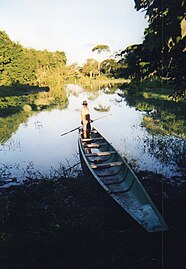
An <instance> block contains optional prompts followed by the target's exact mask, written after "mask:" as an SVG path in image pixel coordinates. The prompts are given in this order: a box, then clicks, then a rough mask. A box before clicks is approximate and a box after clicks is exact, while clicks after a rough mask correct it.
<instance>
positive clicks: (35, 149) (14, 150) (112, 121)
mask: <svg viewBox="0 0 186 269" xmlns="http://www.w3.org/2000/svg"><path fill="white" fill-rule="evenodd" d="M66 91H67V94H68V100H69V105H68V107H67V108H66V109H63V110H60V109H52V110H50V111H41V112H37V113H35V114H33V115H32V116H31V117H30V118H29V119H28V120H27V122H26V123H24V124H20V125H19V127H18V129H17V130H16V131H15V132H14V133H13V134H12V136H11V138H10V139H9V140H8V141H6V142H5V143H3V144H0V172H1V177H3V179H5V182H6V183H7V182H9V181H10V184H12V179H15V180H16V181H17V182H20V181H22V180H23V179H24V178H25V177H27V178H34V177H38V176H43V177H45V176H47V177H52V176H54V175H55V176H57V175H60V173H62V171H63V167H65V168H69V167H73V166H75V165H76V164H78V163H79V155H78V147H77V136H78V132H77V131H74V132H71V133H69V134H68V135H65V136H61V134H62V133H64V132H67V131H69V130H71V129H74V128H76V127H77V126H79V125H80V110H81V106H82V105H81V103H82V101H83V100H88V102H89V107H90V110H91V116H92V119H96V118H99V117H102V116H106V115H108V117H105V118H103V119H100V120H97V121H95V122H94V123H93V126H94V127H95V128H97V129H98V130H99V132H100V133H102V135H103V136H104V137H105V138H106V139H107V140H108V141H109V142H111V143H112V145H113V146H114V147H115V148H116V149H117V150H118V151H119V153H120V154H121V155H122V156H123V157H125V158H126V159H127V160H128V162H129V163H130V165H132V167H133V168H134V169H135V170H136V171H148V172H153V173H155V174H161V175H162V176H163V177H164V178H165V179H166V180H169V181H172V182H176V184H177V183H178V184H179V183H181V181H183V175H184V167H183V165H179V160H178V159H179V158H180V156H182V158H183V154H184V140H183V139H179V138H175V137H172V136H163V135H152V134H150V133H148V132H147V130H146V129H145V128H144V127H142V126H141V121H142V118H143V116H144V115H145V114H146V112H140V111H137V110H136V109H135V108H134V107H130V106H129V105H128V104H127V102H126V100H125V98H122V97H121V96H120V95H118V93H120V89H119V88H118V89H117V90H116V91H115V92H114V93H111V92H112V91H110V89H108V88H105V89H104V90H103V89H100V90H99V91H93V92H88V91H85V90H84V89H83V88H81V87H79V86H77V85H68V87H67V89H66ZM110 114H111V115H110ZM162 145H163V146H162ZM77 167H78V166H77ZM79 168H80V166H79V167H78V169H79ZM7 185H9V184H6V186H7Z"/></svg>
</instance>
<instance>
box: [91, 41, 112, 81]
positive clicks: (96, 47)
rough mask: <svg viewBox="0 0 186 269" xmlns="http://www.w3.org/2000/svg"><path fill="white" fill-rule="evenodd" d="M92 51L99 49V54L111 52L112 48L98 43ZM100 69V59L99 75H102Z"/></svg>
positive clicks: (99, 65) (99, 64)
mask: <svg viewBox="0 0 186 269" xmlns="http://www.w3.org/2000/svg"><path fill="white" fill-rule="evenodd" d="M92 51H93V52H94V51H97V53H98V54H100V53H101V52H109V51H110V48H109V46H107V45H97V46H95V47H94V48H93V49H92ZM100 69H101V63H100V61H98V71H99V76H100Z"/></svg>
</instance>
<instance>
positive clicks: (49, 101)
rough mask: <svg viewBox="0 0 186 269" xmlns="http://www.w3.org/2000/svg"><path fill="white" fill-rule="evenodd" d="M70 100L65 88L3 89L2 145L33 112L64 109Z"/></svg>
mask: <svg viewBox="0 0 186 269" xmlns="http://www.w3.org/2000/svg"><path fill="white" fill-rule="evenodd" d="M45 90H46V91H45ZM67 105H68V99H67V96H66V93H65V90H64V89H63V88H60V89H59V87H56V90H55V88H53V90H52V91H48V88H46V89H45V88H41V89H40V88H39V87H32V86H28V85H26V86H24V85H22V86H20V88H17V87H1V92H0V143H4V142H6V141H7V140H8V139H9V138H10V137H11V136H12V134H13V133H14V132H16V130H17V129H18V127H19V125H20V124H21V123H25V122H26V121H27V119H28V117H30V116H31V115H32V114H33V112H35V111H40V110H44V109H47V110H50V109H52V108H54V107H55V108H59V109H64V108H66V107H67Z"/></svg>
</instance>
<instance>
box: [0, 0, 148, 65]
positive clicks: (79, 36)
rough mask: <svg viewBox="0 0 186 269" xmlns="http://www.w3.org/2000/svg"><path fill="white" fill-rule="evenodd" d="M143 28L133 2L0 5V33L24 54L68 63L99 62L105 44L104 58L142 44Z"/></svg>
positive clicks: (5, 0) (46, 0)
mask: <svg viewBox="0 0 186 269" xmlns="http://www.w3.org/2000/svg"><path fill="white" fill-rule="evenodd" d="M146 26H147V21H146V19H145V16H144V13H142V12H140V11H138V12H137V11H136V10H135V9H134V0H0V30H1V31H5V32H6V33H7V34H8V35H9V37H10V39H11V40H12V41H16V42H19V43H20V44H21V45H22V46H24V47H26V48H35V49H38V50H43V49H47V50H49V51H56V50H60V51H64V52H65V54H66V56H67V63H68V64H72V63H74V62H77V63H78V64H82V63H84V62H85V61H86V59H88V58H94V59H96V57H98V55H97V53H96V52H92V48H93V47H95V46H96V45H100V44H104V45H108V46H109V48H110V53H109V54H108V53H107V55H104V54H102V57H105V58H109V57H111V56H112V55H113V54H114V53H115V52H117V51H120V50H122V49H125V48H126V47H127V46H128V45H132V44H136V43H141V42H142V41H143V36H144V35H143V33H144V29H145V28H146Z"/></svg>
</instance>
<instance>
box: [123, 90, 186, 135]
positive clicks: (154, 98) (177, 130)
mask: <svg viewBox="0 0 186 269" xmlns="http://www.w3.org/2000/svg"><path fill="white" fill-rule="evenodd" d="M119 95H120V97H122V98H125V100H126V102H127V104H128V105H129V106H133V107H135V108H136V109H137V110H139V111H144V112H147V114H146V116H145V117H144V118H143V122H142V125H143V126H145V127H146V128H147V129H148V130H149V131H150V132H151V133H160V134H166V135H174V136H179V137H185V136H186V118H185V114H186V106H185V102H184V101H182V102H179V103H176V102H174V101H172V100H170V99H168V96H167V97H165V96H163V95H162V94H158V93H157V94H154V95H150V93H149V91H148V94H146V93H145V92H139V93H138V94H134V95H133V94H129V93H128V92H125V94H123V95H121V94H119ZM165 98H167V100H164V99H165Z"/></svg>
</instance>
